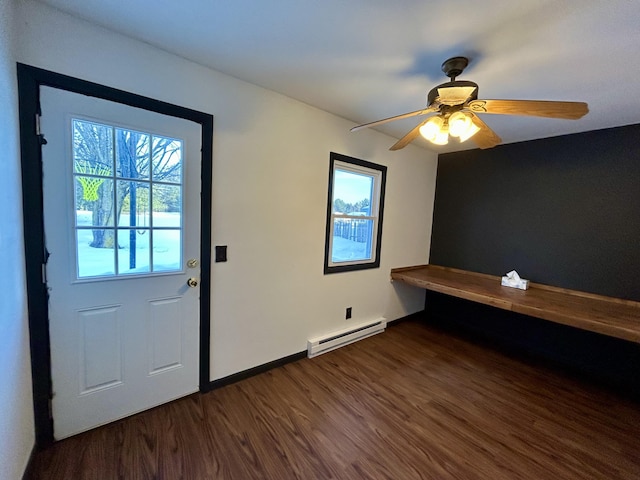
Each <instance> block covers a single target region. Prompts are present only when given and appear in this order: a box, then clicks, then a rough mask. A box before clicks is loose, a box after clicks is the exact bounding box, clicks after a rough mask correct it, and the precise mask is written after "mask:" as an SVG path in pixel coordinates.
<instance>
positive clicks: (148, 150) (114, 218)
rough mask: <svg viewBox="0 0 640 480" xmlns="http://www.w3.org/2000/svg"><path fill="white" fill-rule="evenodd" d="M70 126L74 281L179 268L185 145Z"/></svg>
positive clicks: (83, 123) (78, 122) (84, 123)
mask: <svg viewBox="0 0 640 480" xmlns="http://www.w3.org/2000/svg"><path fill="white" fill-rule="evenodd" d="M71 123H72V129H71V130H72V142H73V166H74V168H73V184H74V197H75V226H74V229H75V240H76V241H75V244H76V276H77V279H90V278H96V277H97V278H103V277H118V276H131V275H140V274H142V275H144V274H157V273H170V272H179V271H182V243H183V239H182V208H183V206H182V188H183V184H182V178H183V164H182V159H183V141H182V140H180V139H176V138H170V137H165V136H161V135H156V134H153V133H149V132H140V131H135V130H129V129H125V128H120V127H117V126H114V125H108V124H104V123H96V122H93V121H88V120H84V119H77V118H74V119H72V122H71Z"/></svg>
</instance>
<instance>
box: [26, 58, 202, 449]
mask: <svg viewBox="0 0 640 480" xmlns="http://www.w3.org/2000/svg"><path fill="white" fill-rule="evenodd" d="M17 68H18V101H19V109H20V151H21V161H22V207H23V216H24V247H25V258H26V281H27V306H28V309H29V342H30V347H31V377H32V381H33V408H34V414H35V430H36V445H37V447H38V448H42V447H44V446H46V445H49V444H50V443H52V442H53V422H52V418H51V414H50V408H49V406H50V400H51V350H50V340H49V312H48V293H47V286H46V284H45V283H44V282H45V279H44V274H43V272H44V268H43V266H44V265H45V264H46V261H47V253H46V248H45V242H44V210H43V193H42V149H41V146H42V143H43V139H44V137H43V136H42V135H41V134H40V132H39V131H38V130H37V128H38V125H37V121H36V116H37V115H38V114H39V113H40V87H41V86H43V85H44V86H49V87H54V88H59V89H62V90H67V91H70V92H74V93H80V94H83V95H88V96H91V97H97V98H102V99H104V100H110V101H112V102H117V103H123V104H125V105H129V106H132V107H138V108H142V109H145V110H149V111H152V112H157V113H162V114H165V115H169V116H172V117H178V118H183V119H186V120H191V121H193V122H195V123H199V124H200V125H201V127H202V156H201V161H202V184H201V203H202V208H201V212H202V213H201V219H200V223H201V233H200V245H201V247H200V248H201V250H200V261H201V276H200V285H201V290H200V372H199V375H200V382H199V383H200V391H207V390H209V389H210V380H209V359H210V332H211V325H210V313H211V189H212V185H211V180H212V150H213V115H210V114H208V113H203V112H199V111H196V110H191V109H189V108H185V107H180V106H177V105H173V104H170V103H166V102H162V101H159V100H154V99H152V98H148V97H143V96H140V95H136V94H133V93H129V92H125V91H123V90H118V89H115V88H111V87H107V86H105V85H100V84H97V83H93V82H88V81H86V80H80V79H78V78H73V77H69V76H67V75H62V74H59V73H55V72H51V71H48V70H43V69H40V68H36V67H32V66H29V65H24V64H21V63H18V66H17ZM45 133H46V132H45Z"/></svg>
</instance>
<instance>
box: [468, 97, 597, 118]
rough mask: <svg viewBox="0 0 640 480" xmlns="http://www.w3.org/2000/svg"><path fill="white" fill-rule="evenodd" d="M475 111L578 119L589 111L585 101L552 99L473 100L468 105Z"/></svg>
mask: <svg viewBox="0 0 640 480" xmlns="http://www.w3.org/2000/svg"><path fill="white" fill-rule="evenodd" d="M466 108H468V109H469V110H471V111H472V112H474V113H495V114H498V115H530V116H533V117H547V118H565V119H568V120H577V119H578V118H581V117H583V116H585V115H586V114H587V113H588V112H589V106H588V105H587V104H586V103H584V102H555V101H550V100H472V101H471V102H469V103H468V104H467V107H466Z"/></svg>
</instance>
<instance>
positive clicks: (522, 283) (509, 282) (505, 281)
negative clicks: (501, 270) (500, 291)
mask: <svg viewBox="0 0 640 480" xmlns="http://www.w3.org/2000/svg"><path fill="white" fill-rule="evenodd" d="M514 280H515V279H513V278H509V277H507V276H506V275H505V276H504V277H502V283H501V285H502V286H504V287H511V288H519V289H520V290H526V289H527V288H529V280H525V279H524V278H518V279H517V280H515V281H514Z"/></svg>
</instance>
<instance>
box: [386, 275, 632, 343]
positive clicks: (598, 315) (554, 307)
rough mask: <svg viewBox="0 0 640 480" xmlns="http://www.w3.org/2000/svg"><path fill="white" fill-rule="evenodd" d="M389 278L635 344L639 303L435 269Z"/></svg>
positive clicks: (487, 276) (494, 277)
mask: <svg viewBox="0 0 640 480" xmlns="http://www.w3.org/2000/svg"><path fill="white" fill-rule="evenodd" d="M391 278H392V280H396V281H399V282H404V283H407V284H409V285H414V286H416V287H420V288H424V289H426V290H432V291H434V292H439V293H444V294H447V295H452V296H454V297H458V298H463V299H466V300H471V301H473V302H478V303H483V304H485V305H491V306H493V307H497V308H502V309H504V310H511V311H513V312H517V313H522V314H524V315H529V316H531V317H537V318H542V319H544V320H548V321H550V322H556V323H562V324H564V325H570V326H572V327H576V328H581V329H583V330H590V331H592V332H596V333H600V334H603V335H609V336H611V337H616V338H621V339H623V340H629V341H631V342H636V343H640V302H635V301H632V300H623V299H620V298H612V297H605V296H603V295H595V294H592V293H586V292H579V291H576V290H568V289H564V288H558V287H551V286H548V285H541V284H536V283H529V289H528V290H518V289H516V288H511V287H503V286H502V285H500V280H501V278H500V277H497V276H493V275H485V274H482V273H475V272H468V271H465V270H458V269H455V268H448V267H441V266H438V265H418V266H413V267H405V268H393V269H392V270H391Z"/></svg>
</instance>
